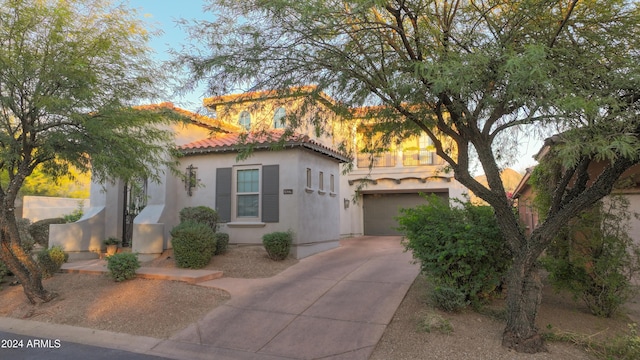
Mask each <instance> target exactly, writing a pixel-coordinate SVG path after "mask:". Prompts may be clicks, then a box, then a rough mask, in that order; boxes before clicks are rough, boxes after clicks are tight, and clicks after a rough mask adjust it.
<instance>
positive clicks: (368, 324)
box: [0, 237, 420, 360]
mask: <svg viewBox="0 0 640 360" xmlns="http://www.w3.org/2000/svg"><path fill="white" fill-rule="evenodd" d="M411 260H412V258H411V254H410V253H405V252H404V251H403V247H402V245H401V244H400V238H399V237H358V238H350V239H345V240H342V241H341V246H340V247H339V248H337V249H333V250H329V251H326V252H323V253H320V254H316V255H313V256H311V257H308V258H305V259H302V260H300V262H299V263H297V264H295V265H293V266H291V267H289V268H288V269H287V270H285V271H283V272H282V273H280V274H278V275H276V276H274V277H271V278H266V279H233V278H220V279H216V280H209V281H204V282H199V283H198V285H203V286H211V287H217V288H221V289H224V290H227V291H228V292H229V293H231V300H229V301H228V302H227V303H225V304H224V305H221V306H218V307H216V308H215V309H214V310H212V311H211V312H210V313H208V314H207V315H205V316H204V317H203V318H202V319H200V320H199V321H198V322H197V323H194V324H192V325H190V326H189V327H187V328H186V329H184V330H183V331H181V332H179V333H177V334H176V335H174V336H173V337H171V338H170V339H156V338H151V337H145V336H134V335H130V334H122V333H115V332H110V331H104V330H94V329H86V328H81V327H75V326H68V325H60V324H48V323H42V322H38V321H28V320H22V319H13V318H1V321H0V331H6V332H7V333H8V334H12V335H7V336H14V335H15V336H20V335H30V336H36V337H39V338H45V339H60V340H62V341H63V346H64V347H65V348H67V347H68V348H69V349H70V350H69V352H68V353H65V354H75V355H78V357H80V358H82V354H83V352H82V351H80V350H73V349H76V348H77V347H74V345H73V344H70V343H77V344H84V345H88V346H89V347H87V349H89V350H87V351H97V352H104V350H101V347H103V348H111V349H119V350H124V351H128V352H133V353H137V354H147V355H153V356H158V357H163V358H173V359H216V360H224V359H234V360H236V359H350V360H351V359H367V358H369V356H370V355H371V353H372V351H373V349H374V347H375V346H376V344H377V343H378V341H379V340H380V337H381V336H382V333H383V332H384V330H385V328H386V326H387V325H388V324H389V322H390V321H391V319H392V317H393V315H394V313H395V311H396V309H397V308H398V306H399V305H400V302H402V299H403V298H404V296H405V294H406V293H407V290H409V287H410V286H411V284H412V283H413V280H414V279H415V277H416V276H417V274H418V273H419V271H420V269H419V266H418V265H417V264H411ZM74 266H75V267H77V266H80V265H77V266H76V265H70V266H69V267H70V268H71V270H74V269H75V267H74ZM95 266H96V265H91V264H89V265H87V264H84V265H82V266H80V268H82V269H85V268H87V267H88V268H89V270H91V269H92V267H95ZM75 270H78V271H79V269H75ZM85 270H87V269H85ZM94 270H95V269H94ZM96 271H97V270H96ZM164 271H165V272H166V273H165V274H157V273H154V274H153V275H154V276H160V275H163V276H164V278H167V279H172V278H175V277H176V276H178V274H177V273H176V272H178V273H179V274H182V276H184V272H185V270H183V269H177V270H176V269H171V268H167V269H165V270H164ZM82 349H84V347H83V348H82ZM82 349H81V350H82ZM52 351H55V349H54V350H52ZM78 351H79V352H78ZM83 351H84V350H83ZM119 354H120V355H119V356H121V357H120V358H123V359H126V358H130V357H131V358H136V357H135V356H136V355H135V354H127V353H125V352H122V353H119ZM2 355H3V354H2V351H0V358H3V357H2ZM14 355H15V354H14ZM32 355H35V356H36V358H39V356H38V353H34V352H30V351H26V352H20V356H22V357H17V358H24V359H31V358H34V357H33V356H32ZM69 357H70V358H73V357H74V356H73V355H69Z"/></svg>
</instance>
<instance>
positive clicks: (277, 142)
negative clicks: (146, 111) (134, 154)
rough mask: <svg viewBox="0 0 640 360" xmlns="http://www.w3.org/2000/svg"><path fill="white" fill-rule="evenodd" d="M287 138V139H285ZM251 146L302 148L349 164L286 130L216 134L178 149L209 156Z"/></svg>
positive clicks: (334, 152) (324, 147)
mask: <svg viewBox="0 0 640 360" xmlns="http://www.w3.org/2000/svg"><path fill="white" fill-rule="evenodd" d="M283 136H286V139H283ZM247 145H248V146H251V147H252V148H253V149H254V150H272V149H278V148H279V146H281V147H282V148H293V147H301V148H305V149H308V150H312V151H315V152H318V153H320V154H323V155H325V156H328V157H331V158H334V159H336V160H338V161H340V162H349V161H350V159H349V157H348V156H347V155H345V154H342V153H340V152H339V151H337V150H334V149H332V148H330V147H327V146H324V145H322V144H320V143H319V142H317V141H315V140H313V139H311V138H310V137H309V136H307V135H302V134H298V133H293V134H287V133H286V132H285V130H284V129H272V130H267V131H260V132H250V133H231V134H216V135H214V136H212V137H210V138H207V139H203V140H198V141H194V142H192V143H189V144H185V145H182V146H180V147H178V150H180V151H181V152H182V153H183V154H185V155H187V154H208V153H223V152H237V151H239V150H240V149H242V148H243V147H244V146H247Z"/></svg>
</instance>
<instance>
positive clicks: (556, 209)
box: [176, 0, 640, 352]
mask: <svg viewBox="0 0 640 360" xmlns="http://www.w3.org/2000/svg"><path fill="white" fill-rule="evenodd" d="M207 9H208V10H209V11H211V12H212V13H213V14H214V15H215V20H213V21H212V22H207V21H201V22H199V23H195V24H193V25H192V26H191V27H188V29H189V30H190V33H191V34H192V37H193V38H194V39H195V40H197V41H200V44H201V45H204V46H206V49H208V51H202V48H196V49H200V50H198V51H190V50H189V48H185V49H184V50H183V51H182V52H180V53H177V54H176V55H177V57H176V63H178V64H181V65H185V66H187V67H188V68H189V69H190V73H191V74H192V77H191V79H190V81H191V82H190V83H189V84H188V85H192V84H194V83H195V82H196V81H200V80H204V81H206V82H207V83H208V84H209V86H210V88H211V90H212V92H213V94H214V95H221V94H224V93H228V92H229V91H232V90H237V89H242V90H266V89H271V90H276V91H281V92H283V93H285V92H287V91H289V90H288V89H289V88H290V87H292V86H294V87H295V86H302V85H313V86H314V87H313V88H312V89H314V90H312V91H311V92H310V93H309V94H308V97H309V98H314V97H316V98H317V99H318V100H322V99H323V96H322V93H323V92H324V93H326V94H328V95H330V96H331V97H332V98H334V99H336V101H335V102H333V103H332V104H331V105H332V106H333V108H334V110H336V111H340V113H341V114H342V115H344V114H348V111H345V110H346V109H348V108H353V107H358V106H363V105H367V106H370V107H369V108H368V113H367V115H368V116H370V118H371V121H375V122H376V125H377V126H376V128H374V130H379V131H381V132H384V133H385V134H387V135H389V136H387V137H386V138H389V139H390V138H391V137H392V136H391V135H393V137H396V138H403V137H405V136H409V135H415V134H416V133H424V134H427V135H428V136H429V137H430V138H431V140H432V141H433V143H434V147H435V150H436V152H437V154H438V155H439V156H440V157H442V158H443V159H444V160H445V161H446V162H447V163H448V165H449V166H450V167H451V169H452V170H453V171H454V174H455V178H456V179H457V180H458V181H459V182H460V183H462V184H463V185H465V186H466V187H468V188H469V189H470V190H472V191H473V192H474V193H475V194H476V195H478V196H479V197H481V198H482V199H484V200H485V201H486V202H487V203H489V204H490V205H491V206H492V207H493V209H494V212H495V215H496V217H497V220H498V224H499V227H500V229H501V231H502V233H503V235H504V237H505V238H506V241H507V242H508V246H509V248H510V250H511V251H512V253H513V255H514V264H513V267H512V268H511V270H510V272H509V275H508V279H507V289H508V290H507V304H508V305H507V307H508V308H507V324H506V329H505V332H504V335H503V345H504V346H507V347H511V348H515V349H516V350H518V351H526V352H535V351H540V350H542V349H544V344H543V341H542V338H541V337H540V335H539V334H538V330H537V329H536V326H535V319H536V312H537V310H538V306H539V302H540V296H541V295H540V294H541V282H540V279H539V276H538V273H537V269H536V261H537V259H538V257H539V255H540V254H541V253H542V251H543V250H544V249H545V248H546V247H547V246H548V244H549V242H550V241H551V239H552V238H553V235H554V234H555V233H556V232H557V230H558V229H559V228H560V226H561V225H562V224H565V223H567V221H568V220H569V219H570V218H571V217H573V216H574V215H576V214H577V213H578V212H579V211H580V210H582V209H585V208H586V207H588V206H589V205H591V204H593V203H594V202H595V201H597V200H598V199H600V198H602V197H603V196H605V195H606V194H608V193H609V192H610V190H611V187H612V185H613V182H614V181H615V180H616V179H617V178H618V176H619V175H620V174H621V173H622V172H623V171H624V170H625V169H627V168H629V167H630V166H632V165H633V164H635V163H637V162H638V157H639V154H640V142H639V141H638V130H639V129H638V123H639V122H640V121H639V120H638V106H639V105H638V100H639V97H640V93H639V92H638V89H639V86H638V85H639V82H640V69H639V64H640V59H639V56H638V51H639V50H640V27H638V24H639V23H640V12H639V10H638V3H637V1H620V0H603V1H593V0H585V1H580V0H542V1H529V0H513V1H507V0H478V1H470V0H459V1H455V0H451V1H442V0H437V1H434V0H353V1H327V0H311V1H288V0H268V1H267V0H247V1H240V2H238V1H232V0H218V1H211V5H210V6H209V7H208V8H207ZM325 103H326V102H325ZM290 118H291V119H292V120H294V119H293V118H294V117H290ZM298 118H302V117H298ZM308 119H310V120H311V121H319V122H320V121H322V118H320V117H309V118H308ZM291 125H298V124H297V123H295V121H294V122H292V124H291ZM540 127H545V128H552V129H553V130H554V131H558V132H561V133H562V135H561V136H560V140H561V141H559V142H557V143H556V146H558V149H559V150H558V151H559V153H560V154H561V155H562V156H563V165H564V172H563V176H562V177H561V178H559V179H558V183H557V184H556V186H555V190H554V193H553V199H554V200H553V201H552V205H551V207H550V209H549V213H548V214H547V216H546V221H544V223H542V224H540V226H539V227H538V228H537V229H536V230H535V231H534V232H533V233H532V234H531V235H530V236H526V235H525V234H524V232H523V231H522V229H521V227H520V224H519V223H518V219H517V217H516V216H515V215H514V213H513V211H512V208H511V205H510V202H509V199H508V196H507V194H506V193H505V190H504V188H503V185H502V182H501V181H500V170H501V169H500V167H501V165H502V164H503V162H502V161H503V160H504V157H505V156H509V152H507V151H505V145H504V144H509V140H510V139H511V137H513V136H515V133H516V132H518V131H519V132H520V134H521V133H522V132H523V131H525V132H532V133H533V132H535V130H536V129H538V128H540ZM443 139H446V141H444V140H443ZM476 156H477V161H478V162H479V164H480V166H481V167H482V170H483V171H484V173H485V175H486V177H487V180H488V186H483V185H482V184H480V183H478V182H477V181H476V180H474V178H473V176H472V174H471V171H470V165H471V164H472V161H473V159H474V158H475V157H476ZM594 159H596V160H603V159H604V160H608V164H609V165H608V166H606V168H605V169H604V170H603V172H602V174H601V175H600V176H599V177H598V178H596V179H591V181H589V178H588V175H587V172H586V169H587V166H588V165H589V163H590V162H591V161H592V160H594Z"/></svg>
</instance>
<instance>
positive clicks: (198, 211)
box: [180, 206, 218, 232]
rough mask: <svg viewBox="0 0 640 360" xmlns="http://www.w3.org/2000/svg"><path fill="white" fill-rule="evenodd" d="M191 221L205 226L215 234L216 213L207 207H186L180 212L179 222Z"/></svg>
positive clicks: (216, 224)
mask: <svg viewBox="0 0 640 360" xmlns="http://www.w3.org/2000/svg"><path fill="white" fill-rule="evenodd" d="M187 221H193V222H197V223H203V224H206V225H207V226H209V227H210V228H211V230H213V232H216V228H217V226H218V213H217V212H216V211H215V210H213V209H212V208H210V207H207V206H194V207H186V208H184V209H182V210H180V222H181V223H183V222H187Z"/></svg>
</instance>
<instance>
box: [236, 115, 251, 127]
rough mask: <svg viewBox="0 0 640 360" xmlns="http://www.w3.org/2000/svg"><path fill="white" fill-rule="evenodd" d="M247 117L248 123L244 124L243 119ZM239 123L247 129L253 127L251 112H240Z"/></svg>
mask: <svg viewBox="0 0 640 360" xmlns="http://www.w3.org/2000/svg"><path fill="white" fill-rule="evenodd" d="M244 119H247V120H249V123H248V124H243V120H244ZM238 125H240V127H242V128H243V129H245V130H247V131H248V130H249V129H251V113H250V112H248V111H247V110H244V111H242V112H241V113H240V115H238Z"/></svg>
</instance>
